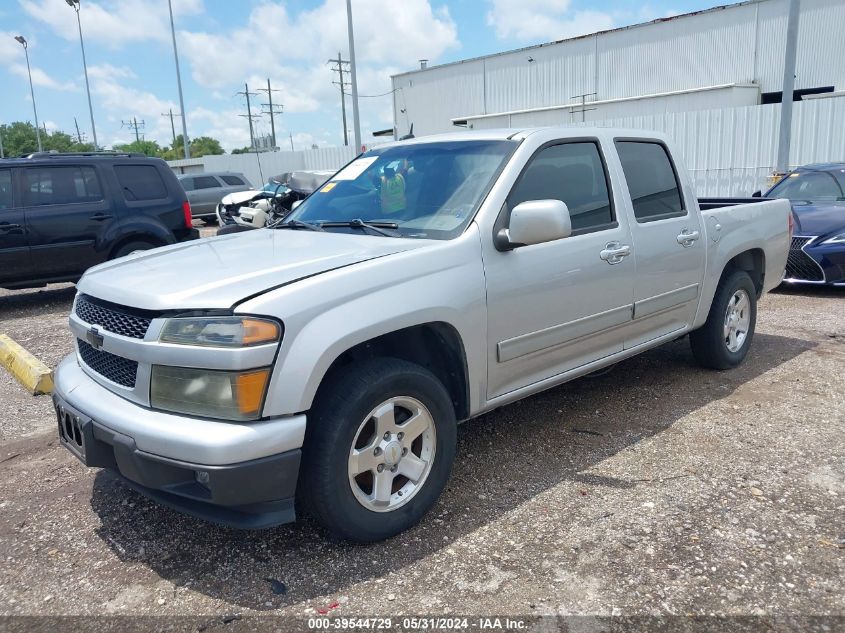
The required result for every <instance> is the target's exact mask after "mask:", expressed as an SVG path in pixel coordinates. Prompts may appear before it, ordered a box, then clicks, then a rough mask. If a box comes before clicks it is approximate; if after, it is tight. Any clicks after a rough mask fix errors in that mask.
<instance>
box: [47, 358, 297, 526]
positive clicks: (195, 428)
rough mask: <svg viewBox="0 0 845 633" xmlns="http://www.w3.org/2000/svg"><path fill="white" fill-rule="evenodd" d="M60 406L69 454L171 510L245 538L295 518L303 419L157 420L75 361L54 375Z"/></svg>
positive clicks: (157, 414)
mask: <svg viewBox="0 0 845 633" xmlns="http://www.w3.org/2000/svg"><path fill="white" fill-rule="evenodd" d="M53 402H54V404H55V407H56V416H57V420H58V426H59V438H60V441H61V443H62V445H63V446H64V447H65V448H67V449H68V450H69V451H70V452H71V453H73V454H74V455H75V456H76V457H78V458H79V459H80V460H81V461H82V462H83V463H84V464H85V465H86V466H92V467H100V468H108V469H110V470H112V471H114V472H116V473H117V474H119V475H120V476H121V477H122V478H123V479H124V481H125V482H126V483H127V484H128V485H129V486H130V487H132V488H134V489H136V490H138V491H139V492H141V493H142V494H144V495H146V496H148V497H150V498H152V499H154V500H156V501H158V502H160V503H162V504H164V505H167V506H170V507H173V508H175V509H177V510H180V511H182V512H185V513H187V514H190V515H193V516H196V517H199V518H202V519H205V520H207V521H211V522H214V523H219V524H223V525H228V526H232V527H238V528H244V529H260V528H266V527H271V526H274V525H280V524H282V523H288V522H290V521H293V520H294V519H295V513H294V496H295V493H296V484H297V478H298V473H299V464H300V459H301V450H300V447H301V445H302V437H304V430H305V416H293V417H288V418H281V419H277V420H268V421H262V422H256V423H253V424H239V423H229V422H219V421H212V420H203V419H197V418H189V417H186V416H177V415H172V414H166V413H162V412H157V411H152V410H150V409H147V408H145V407H142V406H140V405H137V404H134V403H131V402H129V401H127V400H124V399H123V398H120V397H119V396H117V395H115V394H113V393H111V392H110V391H108V390H107V389H105V388H104V387H102V386H100V385H99V384H98V383H96V382H95V381H93V380H92V379H91V378H89V377H88V376H87V375H86V374H85V373H84V372H82V370H81V368H80V367H79V365H78V364H77V362H76V359H75V358H74V357H73V356H70V357H68V358H66V359H65V360H64V361H63V362H62V363H61V364H60V365H59V367H58V368H57V370H56V375H55V390H54V394H53ZM156 421H157V422H156ZM300 427H301V428H300ZM300 431H301V432H300ZM280 436H281V437H282V438H284V439H285V441H283V442H279V437H280ZM271 440H272V441H271ZM268 443H269V444H268ZM151 447H158V449H156V450H151ZM197 456H200V457H197ZM203 456H204V457H203Z"/></svg>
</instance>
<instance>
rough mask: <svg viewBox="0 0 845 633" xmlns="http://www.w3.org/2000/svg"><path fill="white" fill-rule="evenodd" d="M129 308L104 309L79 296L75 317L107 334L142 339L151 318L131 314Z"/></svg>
mask: <svg viewBox="0 0 845 633" xmlns="http://www.w3.org/2000/svg"><path fill="white" fill-rule="evenodd" d="M130 310H131V308H125V309H124V308H121V307H119V306H115V307H106V306H105V305H103V304H101V303H94V301H92V300H91V299H90V298H89V297H87V296H85V295H80V296H79V297H78V298H77V300H76V310H75V312H76V316H78V317H79V318H80V319H82V320H83V321H85V323H90V324H91V325H98V326H100V327H101V328H103V329H104V330H106V331H107V332H112V333H113V334H119V335H121V336H128V337H129V338H137V339H143V338H144V336H146V334H147V330H148V329H149V327H150V323H151V322H152V317H149V316H142V315H140V314H132V312H131V311H130Z"/></svg>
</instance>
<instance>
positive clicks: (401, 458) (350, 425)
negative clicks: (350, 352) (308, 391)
mask: <svg viewBox="0 0 845 633" xmlns="http://www.w3.org/2000/svg"><path fill="white" fill-rule="evenodd" d="M317 398H318V399H317V403H316V405H315V406H314V408H313V409H312V413H311V414H310V415H309V419H308V430H307V431H306V437H305V445H304V447H303V456H302V472H301V473H300V491H299V497H300V500H301V501H302V503H303V505H304V506H305V508H306V509H307V510H308V512H309V513H310V514H312V515H313V516H314V517H315V518H316V519H317V520H318V521H319V522H320V523H321V524H322V525H323V526H324V527H326V528H328V529H329V530H330V531H332V532H334V533H335V534H337V535H339V536H341V537H343V538H346V539H349V540H353V541H359V542H372V541H379V540H382V539H385V538H389V537H391V536H393V535H395V534H398V533H399V532H402V531H403V530H406V529H408V528H410V527H412V526H413V525H416V524H417V523H418V522H419V521H420V519H422V517H423V515H424V514H425V513H426V512H427V511H428V510H429V509H430V508H431V507H432V506H433V505H434V503H435V502H436V501H437V498H438V497H439V496H440V493H441V492H442V491H443V488H444V487H445V485H446V481H447V480H448V478H449V473H450V471H451V469H452V463H453V462H454V458H455V443H456V423H455V413H454V410H453V408H452V403H451V399H450V397H449V394H448V392H447V391H446V389H445V388H444V387H443V385H442V384H441V382H440V381H439V380H438V379H437V378H436V377H435V376H434V375H433V374H431V372H429V371H427V370H426V369H424V368H423V367H420V366H418V365H415V364H413V363H409V362H407V361H403V360H398V359H393V358H380V359H374V360H371V361H366V362H364V363H355V364H352V365H349V366H347V367H345V368H343V369H341V370H339V372H338V373H337V374H336V375H335V376H333V377H331V378H329V383H328V384H327V385H325V386H324V387H322V388H321V389H320V392H319V394H318V396H317Z"/></svg>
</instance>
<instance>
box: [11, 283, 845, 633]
mask: <svg viewBox="0 0 845 633" xmlns="http://www.w3.org/2000/svg"><path fill="white" fill-rule="evenodd" d="M73 292H74V291H73V289H72V287H50V288H49V289H46V290H41V291H26V292H15V293H8V292H3V291H0V332H4V333H8V334H10V335H11V336H13V337H14V338H15V339H17V340H18V341H20V342H21V343H22V344H24V345H25V346H26V347H27V348H28V349H30V350H31V351H33V352H34V353H35V354H36V355H38V356H39V357H41V358H42V359H44V360H45V362H47V363H50V364H55V363H56V362H57V361H58V360H59V359H60V358H61V357H62V356H63V355H64V354H65V353H67V352H68V351H69V350H70V346H71V337H70V335H69V334H68V332H67V329H66V327H65V318H66V313H67V311H68V308H69V304H70V302H71V299H72V296H73ZM843 308H845V289H842V290H821V289H801V290H790V291H783V292H778V293H774V294H772V295H769V296H768V297H766V298H765V299H764V301H763V302H762V303H761V305H760V313H759V323H758V331H757V335H756V337H755V340H754V347H753V349H752V351H751V354H750V355H749V357H748V360H747V362H746V363H745V364H744V365H743V366H742V367H741V368H739V369H737V370H734V371H730V372H723V373H718V372H709V371H704V370H701V369H699V368H697V367H696V366H695V365H694V364H693V362H692V358H691V355H690V353H689V350H688V346H687V342H686V341H685V340H682V341H677V342H675V343H672V344H670V345H667V346H665V347H663V348H661V349H658V350H654V351H652V352H649V353H647V354H645V355H642V356H640V357H638V358H635V359H632V360H629V361H626V362H624V363H622V364H621V365H619V366H618V367H617V368H616V369H615V370H614V371H612V372H610V373H609V374H607V375H604V376H602V377H599V378H593V379H582V380H579V381H576V382H573V383H570V384H568V385H565V386H563V387H561V388H557V389H554V390H551V391H549V392H546V393H544V394H541V395H538V396H536V397H533V398H531V399H529V400H527V401H524V402H522V403H519V404H515V405H512V406H509V407H505V408H503V409H501V410H498V411H496V412H494V413H491V414H489V415H486V416H484V417H482V418H480V419H477V420H473V421H470V422H468V423H466V424H464V425H463V426H462V427H461V429H460V431H459V449H458V460H457V462H456V465H455V470H454V474H453V478H452V481H451V484H450V485H449V488H448V490H447V492H446V493H445V494H444V496H443V498H442V499H441V500H440V502H439V503H438V505H437V506H436V507H435V509H434V510H433V511H432V512H431V513H430V514H429V515H428V517H427V518H426V519H425V520H424V522H423V523H422V525H420V526H419V527H417V528H416V529H413V530H411V531H410V532H408V533H405V534H403V535H400V536H398V537H396V538H394V539H392V540H390V541H389V542H386V543H381V544H376V545H371V546H351V545H347V544H344V543H338V542H334V541H332V540H330V539H329V538H328V537H327V536H326V534H324V533H323V532H321V531H320V530H319V529H318V528H317V527H316V526H315V525H313V524H312V523H310V522H308V521H303V522H300V523H298V524H295V525H292V526H285V527H281V528H277V529H274V530H269V531H265V532H253V533H245V532H238V531H234V530H228V529H223V528H218V527H213V526H210V525H207V524H205V523H202V522H200V521H197V520H194V519H191V518H186V517H184V516H181V515H179V514H177V513H175V512H172V511H170V510H168V509H165V508H162V507H159V506H157V505H155V504H154V503H151V502H149V501H147V500H146V499H144V498H143V497H141V496H139V495H138V494H136V493H134V492H132V491H130V490H128V489H127V488H125V487H124V486H123V485H122V484H121V483H119V482H118V481H117V480H116V479H115V478H114V477H112V476H110V475H109V474H107V473H106V472H97V471H93V470H92V471H89V470H86V469H85V468H84V467H83V466H82V465H80V464H79V463H78V462H77V461H76V460H75V459H74V458H73V457H71V456H70V454H68V453H67V452H66V451H64V450H62V449H60V448H59V447H58V446H57V441H56V439H55V438H54V430H53V426H54V421H53V417H52V413H51V408H50V402H49V398H47V397H39V398H33V397H31V396H28V395H26V394H24V393H23V391H22V389H20V388H19V387H18V386H17V384H16V383H14V382H13V381H12V380H11V379H10V378H9V377H8V376H7V375H6V374H5V373H3V372H0V403H2V404H0V614H7V615H8V614H49V615H58V614H79V615H93V614H135V615H142V614H165V615H167V614H174V615H175V614H181V615H189V614H190V615H197V614H202V615H204V616H207V617H208V618H209V619H210V620H209V621H213V622H217V623H220V622H223V621H224V620H226V618H224V616H226V615H230V616H231V614H244V615H248V614H256V613H273V614H280V613H281V614H315V613H324V612H325V613H328V614H329V615H331V616H348V615H353V614H355V615H377V614H381V615H385V614H404V613H413V614H437V613H464V614H513V615H518V614H521V615H527V614H531V615H534V614H573V613H574V614H599V615H619V614H622V615H640V614H656V613H660V614H678V615H686V614H695V615H710V614H721V615H768V616H772V615H773V616H786V615H803V616H813V615H839V616H842V619H839V620H834V621H828V626H832V628H831V629H828V630H835V629H836V628H837V627H841V626H845V549H843V548H845V309H843ZM229 619H230V618H229Z"/></svg>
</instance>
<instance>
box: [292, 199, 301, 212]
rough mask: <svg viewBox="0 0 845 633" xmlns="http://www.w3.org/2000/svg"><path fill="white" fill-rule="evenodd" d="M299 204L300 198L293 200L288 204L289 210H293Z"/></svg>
mask: <svg viewBox="0 0 845 633" xmlns="http://www.w3.org/2000/svg"><path fill="white" fill-rule="evenodd" d="M301 204H302V200H294V201H293V204H291V205H290V210H291V211H293V210H295V209H296V207H298V206H299V205H301Z"/></svg>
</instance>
